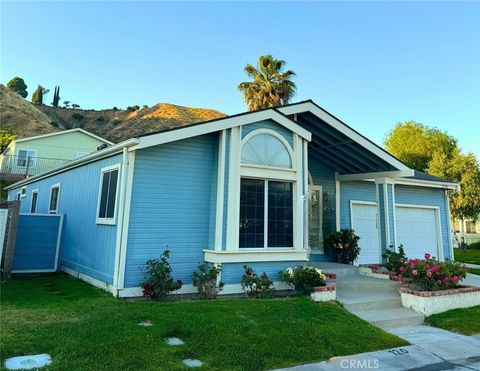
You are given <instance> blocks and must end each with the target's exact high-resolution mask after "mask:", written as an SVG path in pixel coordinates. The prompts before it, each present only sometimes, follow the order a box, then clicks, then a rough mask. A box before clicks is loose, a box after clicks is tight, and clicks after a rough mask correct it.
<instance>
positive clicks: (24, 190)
mask: <svg viewBox="0 0 480 371" xmlns="http://www.w3.org/2000/svg"><path fill="white" fill-rule="evenodd" d="M25 197H27V186H23V187H22V188H20V198H25Z"/></svg>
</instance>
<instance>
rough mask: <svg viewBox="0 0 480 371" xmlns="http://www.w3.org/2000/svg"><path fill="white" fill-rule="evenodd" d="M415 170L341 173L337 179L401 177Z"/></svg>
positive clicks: (412, 173)
mask: <svg viewBox="0 0 480 371" xmlns="http://www.w3.org/2000/svg"><path fill="white" fill-rule="evenodd" d="M414 175H415V171H414V170H412V169H408V170H393V171H380V172H372V173H357V174H343V175H339V176H338V180H339V181H352V180H367V179H376V178H403V177H409V176H414Z"/></svg>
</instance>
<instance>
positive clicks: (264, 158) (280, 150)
mask: <svg viewBox="0 0 480 371" xmlns="http://www.w3.org/2000/svg"><path fill="white" fill-rule="evenodd" d="M242 164H246V165H249V164H250V165H257V166H265V167H280V168H288V169H290V168H292V158H291V156H290V152H289V150H288V149H287V147H286V146H285V144H284V143H283V142H282V141H281V140H280V139H279V138H277V137H275V136H273V135H272V134H268V133H259V134H256V135H254V136H252V137H251V138H250V139H248V140H247V141H246V142H245V143H244V145H243V147H242Z"/></svg>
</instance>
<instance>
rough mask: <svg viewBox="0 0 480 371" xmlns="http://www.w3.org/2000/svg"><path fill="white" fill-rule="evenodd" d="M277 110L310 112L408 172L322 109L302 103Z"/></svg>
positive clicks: (399, 163)
mask: <svg viewBox="0 0 480 371" xmlns="http://www.w3.org/2000/svg"><path fill="white" fill-rule="evenodd" d="M278 110H279V111H280V112H282V113H283V114H285V115H292V114H295V113H301V112H307V111H308V112H310V113H312V114H314V115H315V116H317V117H318V118H320V119H321V120H323V121H325V122H326V123H327V124H329V125H330V126H332V127H333V128H335V129H337V130H338V131H340V132H341V133H342V134H344V135H346V136H348V137H349V138H350V139H352V140H354V141H355V142H357V143H358V144H360V145H361V146H362V147H364V148H366V149H367V150H369V151H370V152H372V153H373V154H375V155H376V156H378V157H380V158H381V159H382V160H384V161H386V162H387V163H389V164H390V165H392V166H395V167H396V168H397V169H399V170H410V169H409V168H408V166H406V165H405V164H403V163H402V162H401V161H399V160H397V159H396V158H395V157H393V156H392V155H391V154H389V153H388V152H386V151H384V150H383V149H382V148H380V147H379V146H377V145H375V144H374V143H372V142H370V141H369V140H368V139H366V138H365V137H363V136H362V135H360V134H359V133H357V132H356V131H354V130H353V129H351V128H350V127H348V126H347V125H346V124H344V123H343V122H341V121H340V120H338V119H337V118H335V117H333V116H332V115H330V114H329V113H327V112H326V111H324V110H323V109H321V108H319V107H318V106H317V105H315V104H313V103H312V102H303V103H299V104H294V105H291V106H286V107H279V108H278Z"/></svg>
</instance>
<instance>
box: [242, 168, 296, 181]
mask: <svg viewBox="0 0 480 371" xmlns="http://www.w3.org/2000/svg"><path fill="white" fill-rule="evenodd" d="M240 176H243V177H249V178H259V179H271V180H287V181H296V180H297V179H298V175H297V174H296V172H295V171H292V170H291V169H285V170H283V169H282V170H277V169H272V168H256V167H252V166H249V165H242V166H241V167H240Z"/></svg>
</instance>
